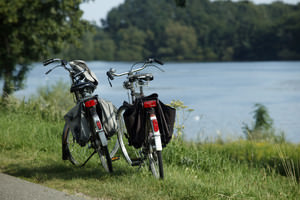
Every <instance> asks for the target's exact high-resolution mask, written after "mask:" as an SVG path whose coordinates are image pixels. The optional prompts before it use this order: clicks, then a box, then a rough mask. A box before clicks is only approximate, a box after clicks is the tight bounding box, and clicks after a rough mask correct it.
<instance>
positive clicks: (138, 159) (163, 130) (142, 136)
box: [107, 58, 175, 179]
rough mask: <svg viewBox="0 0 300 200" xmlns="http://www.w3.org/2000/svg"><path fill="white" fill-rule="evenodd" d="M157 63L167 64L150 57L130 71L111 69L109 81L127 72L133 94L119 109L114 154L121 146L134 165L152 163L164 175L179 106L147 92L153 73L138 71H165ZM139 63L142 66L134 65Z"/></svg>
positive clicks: (126, 83) (153, 169)
mask: <svg viewBox="0 0 300 200" xmlns="http://www.w3.org/2000/svg"><path fill="white" fill-rule="evenodd" d="M155 63H156V64H160V65H163V63H162V62H161V61H159V60H157V59H152V58H150V59H147V60H146V61H143V62H138V63H135V64H134V65H132V67H131V69H130V70H129V71H128V72H124V73H120V74H117V73H116V70H114V69H110V70H109V71H108V72H107V76H108V78H109V82H110V80H113V79H114V77H119V76H124V75H125V76H127V80H126V81H124V83H123V87H124V88H125V89H127V90H128V92H130V97H131V98H129V103H128V102H124V103H123V105H122V106H121V107H120V108H119V109H118V111H117V121H118V126H119V131H118V142H117V143H116V145H115V147H114V149H113V150H112V153H111V156H114V154H115V153H116V152H117V150H118V148H119V147H120V148H121V151H122V153H123V156H124V158H125V159H126V161H127V162H128V163H129V164H130V165H131V166H142V165H148V166H149V169H150V170H151V172H152V174H153V175H154V176H155V177H156V178H161V179H163V178H164V169H163V159H162V150H163V146H165V145H166V144H167V143H168V142H169V141H170V139H171V137H172V133H173V126H174V121H175V109H174V108H171V107H169V106H166V105H164V104H163V103H162V102H161V101H159V100H158V95H157V94H152V95H150V96H145V95H144V92H143V87H144V86H145V85H147V84H148V83H149V82H150V81H152V80H153V75H152V74H151V73H137V72H139V71H141V70H143V69H145V68H147V67H155V68H158V69H159V70H161V71H163V70H162V69H161V68H159V67H158V66H156V65H155ZM138 64H142V66H141V67H140V68H137V69H133V68H134V67H135V66H136V65H138ZM110 84H111V82H110ZM136 87H137V88H138V90H139V91H138V92H137V91H136Z"/></svg>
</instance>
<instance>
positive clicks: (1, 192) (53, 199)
mask: <svg viewBox="0 0 300 200" xmlns="http://www.w3.org/2000/svg"><path fill="white" fill-rule="evenodd" d="M0 200H86V199H84V198H83V197H78V196H71V195H68V194H66V193H64V192H60V191H57V190H54V189H51V188H47V187H44V186H41V185H38V184H35V183H31V182H28V181H25V180H22V179H19V178H15V177H13V176H9V175H6V174H2V173H0Z"/></svg>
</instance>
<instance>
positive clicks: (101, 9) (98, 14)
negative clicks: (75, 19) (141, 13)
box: [80, 0, 300, 25]
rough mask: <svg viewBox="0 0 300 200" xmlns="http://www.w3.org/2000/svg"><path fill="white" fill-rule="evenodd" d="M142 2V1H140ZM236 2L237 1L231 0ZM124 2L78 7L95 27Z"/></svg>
mask: <svg viewBox="0 0 300 200" xmlns="http://www.w3.org/2000/svg"><path fill="white" fill-rule="evenodd" d="M141 1H142V0H141ZM232 1H237V0H232ZM251 1H252V2H254V3H256V4H260V3H271V2H273V1H274V0H251ZM282 1H283V2H285V3H289V4H297V3H299V2H300V0H282ZM124 2H125V0H94V1H89V3H83V4H82V5H81V6H80V7H81V9H82V10H83V11H84V14H83V16H82V17H83V19H86V20H89V21H94V22H95V23H96V24H97V25H101V24H100V19H104V18H106V15H107V13H108V12H109V11H110V10H111V9H112V8H114V7H117V6H118V5H120V4H121V3H124Z"/></svg>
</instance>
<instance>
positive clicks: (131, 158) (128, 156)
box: [117, 106, 142, 165]
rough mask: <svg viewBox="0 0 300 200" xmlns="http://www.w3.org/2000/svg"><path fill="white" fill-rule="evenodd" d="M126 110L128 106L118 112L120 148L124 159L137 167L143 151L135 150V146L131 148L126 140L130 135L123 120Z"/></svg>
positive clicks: (122, 107)
mask: <svg viewBox="0 0 300 200" xmlns="http://www.w3.org/2000/svg"><path fill="white" fill-rule="evenodd" d="M126 109H127V106H121V107H120V108H119V109H118V111H117V122H118V126H119V130H118V133H117V136H118V142H119V148H120V149H121V151H122V154H123V157H124V158H125V160H126V161H127V163H128V164H129V165H135V163H137V165H138V164H139V163H138V162H139V161H140V160H141V159H142V156H141V154H140V152H141V149H135V148H134V147H133V146H129V144H128V142H127V141H128V139H127V138H126V135H128V132H127V129H126V126H125V122H124V119H123V113H124V112H125V111H126Z"/></svg>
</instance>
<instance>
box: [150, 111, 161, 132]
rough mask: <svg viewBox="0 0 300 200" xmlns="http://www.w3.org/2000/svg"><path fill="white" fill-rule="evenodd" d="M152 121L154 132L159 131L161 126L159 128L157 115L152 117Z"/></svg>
mask: <svg viewBox="0 0 300 200" xmlns="http://www.w3.org/2000/svg"><path fill="white" fill-rule="evenodd" d="M150 119H151V122H152V125H153V130H154V132H157V131H159V126H158V121H157V119H156V116H155V115H151V116H150Z"/></svg>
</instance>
